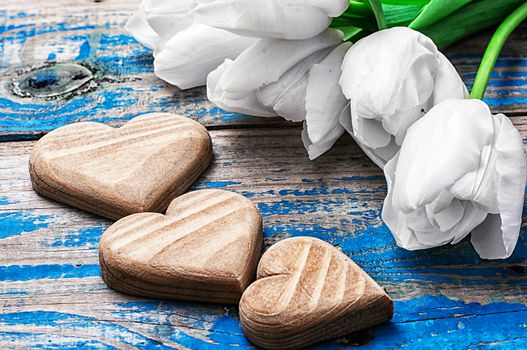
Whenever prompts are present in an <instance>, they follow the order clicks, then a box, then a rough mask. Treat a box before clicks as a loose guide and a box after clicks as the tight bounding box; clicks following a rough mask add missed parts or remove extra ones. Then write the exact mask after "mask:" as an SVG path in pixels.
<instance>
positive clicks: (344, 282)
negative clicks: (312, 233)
mask: <svg viewBox="0 0 527 350" xmlns="http://www.w3.org/2000/svg"><path fill="white" fill-rule="evenodd" d="M392 315H393V302H392V300H391V299H390V297H389V296H388V295H387V294H386V292H385V291H384V290H383V289H382V288H381V287H380V286H379V285H378V284H377V283H376V282H375V281H374V280H373V279H372V278H371V277H370V276H368V274H366V273H365V272H364V271H363V270H362V269H361V268H360V267H359V266H357V265H356V264H355V263H354V262H353V261H352V260H351V259H350V258H348V257H347V256H346V255H345V254H344V253H342V252H341V251H339V250H338V249H336V248H335V247H333V246H332V245H331V244H329V243H326V242H324V241H322V240H320V239H317V238H311V237H296V238H288V239H285V240H283V241H280V242H278V243H276V244H275V245H273V246H272V247H271V248H269V249H268V250H267V251H266V252H265V254H264V255H263V256H262V259H261V260H260V263H259V265H258V272H257V281H255V282H254V283H253V284H251V285H250V286H249V287H248V288H247V289H246V290H245V292H244V293H243V296H242V298H241V300H240V318H241V323H242V327H243V329H244V331H245V334H246V335H247V337H248V338H249V339H250V340H251V341H252V342H253V343H255V344H256V345H258V346H261V347H263V348H268V349H296V348H301V347H305V346H308V345H311V344H314V343H318V342H321V341H325V340H330V339H334V338H338V337H342V336H344V335H347V334H350V333H352V332H355V331H358V330H362V329H365V328H368V327H371V326H374V325H376V324H379V323H383V322H386V321H388V320H390V319H391V317H392Z"/></svg>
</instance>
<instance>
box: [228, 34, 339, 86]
mask: <svg viewBox="0 0 527 350" xmlns="http://www.w3.org/2000/svg"><path fill="white" fill-rule="evenodd" d="M341 38H342V33H341V32H339V31H337V30H333V29H327V30H326V31H324V32H323V33H322V34H320V35H318V36H316V37H314V38H310V39H307V40H281V39H269V38H267V39H261V40H260V41H258V42H256V43H255V44H254V45H252V46H251V47H249V48H248V49H247V50H245V51H244V52H242V53H241V54H240V55H239V56H238V57H237V58H236V60H235V61H234V64H233V65H232V66H231V67H230V68H229V70H228V71H227V72H226V73H225V74H224V75H223V76H222V78H221V79H220V81H219V86H220V87H221V88H222V89H223V90H226V91H231V92H236V91H237V92H242V91H250V90H256V89H258V88H261V87H263V86H266V85H269V84H270V83H272V82H275V81H277V80H278V79H280V77H282V75H283V74H284V73H285V72H287V71H288V70H289V69H290V68H291V67H292V66H294V65H295V64H297V63H299V62H300V61H302V60H303V59H305V58H306V57H308V56H309V55H311V54H313V53H315V52H317V51H320V50H323V49H326V48H330V47H334V46H336V45H338V44H339V43H340V41H341Z"/></svg>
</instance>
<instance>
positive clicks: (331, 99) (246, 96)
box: [207, 29, 351, 159]
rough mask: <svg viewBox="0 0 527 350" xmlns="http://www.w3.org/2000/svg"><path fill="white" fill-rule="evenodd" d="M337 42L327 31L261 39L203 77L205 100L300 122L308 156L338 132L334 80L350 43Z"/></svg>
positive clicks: (339, 103) (340, 100)
mask: <svg viewBox="0 0 527 350" xmlns="http://www.w3.org/2000/svg"><path fill="white" fill-rule="evenodd" d="M339 43H341V33H340V32H338V31H336V30H333V29H328V30H326V31H324V32H323V33H321V34H319V35H318V36H316V37H313V38H310V39H306V40H283V39H274V38H266V39H262V40H260V41H259V42H258V43H256V44H254V45H253V46H251V47H249V48H248V49H247V50H245V51H244V52H243V53H242V54H241V55H240V56H239V57H238V58H236V60H234V61H232V60H226V61H225V62H224V63H223V64H222V65H221V66H220V67H218V69H216V70H215V71H214V72H212V73H211V74H210V75H209V77H208V79H207V95H208V98H209V100H210V101H212V102H213V103H215V104H216V105H218V106H219V107H220V108H222V109H225V110H227V111H231V112H237V113H244V114H250V115H255V116H262V117H268V116H276V115H279V116H281V117H284V118H285V119H287V120H290V121H305V129H304V132H303V135H302V139H303V141H304V144H305V147H306V149H307V150H308V154H309V157H310V158H311V159H314V158H316V157H318V156H319V155H321V154H322V153H324V152H326V151H327V150H328V149H329V148H331V146H332V145H333V143H334V142H335V141H336V140H337V139H338V138H339V137H340V136H341V135H342V133H343V132H344V129H343V128H342V126H340V124H339V117H340V114H341V112H342V110H343V109H345V108H346V106H347V100H346V98H345V97H344V95H343V94H342V91H341V89H340V86H339V85H338V80H339V77H340V66H341V64H342V60H343V58H344V55H345V53H346V51H347V50H348V48H349V47H350V46H351V43H342V44H340V45H339Z"/></svg>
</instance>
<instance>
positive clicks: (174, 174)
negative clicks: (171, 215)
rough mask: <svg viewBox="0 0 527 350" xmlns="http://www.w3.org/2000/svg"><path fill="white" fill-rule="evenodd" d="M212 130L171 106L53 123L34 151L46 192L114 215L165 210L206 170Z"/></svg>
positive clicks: (32, 162) (40, 188) (35, 176)
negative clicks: (115, 117)
mask: <svg viewBox="0 0 527 350" xmlns="http://www.w3.org/2000/svg"><path fill="white" fill-rule="evenodd" d="M211 158H212V144H211V140H210V136H209V134H208V132H207V130H206V129H205V128H204V127H203V126H202V125H201V124H199V123H197V122H195V121H193V120H191V119H189V118H185V117H182V116H178V115H175V114H169V113H153V114H146V115H142V116H139V117H136V118H134V119H132V120H130V121H129V122H128V123H126V124H125V125H124V126H122V127H121V128H118V129H115V128H112V127H109V126H107V125H104V124H99V123H93V122H82V123H76V124H71V125H67V126H64V127H61V128H59V129H57V130H54V131H52V132H50V133H49V134H47V135H46V136H44V137H43V138H42V139H40V140H39V141H38V142H37V143H36V145H35V147H34V148H33V150H32V152H31V156H30V159H29V172H30V175H31V181H32V183H33V187H34V188H35V190H36V191H37V192H39V193H40V194H42V195H44V196H46V197H49V198H52V199H55V200H57V201H59V202H63V203H66V204H69V205H72V206H75V207H78V208H81V209H83V210H86V211H89V212H92V213H95V214H99V215H102V216H105V217H108V218H111V219H119V218H121V217H123V216H126V215H129V214H132V213H138V212H144V211H155V212H160V211H163V210H165V209H166V207H167V206H168V203H170V201H171V200H172V199H173V198H174V197H176V196H178V195H180V194H181V193H183V192H184V191H185V190H186V189H187V188H188V187H189V186H190V185H191V184H192V183H193V182H194V181H195V180H196V179H197V177H198V176H199V175H200V174H201V173H202V172H203V171H205V169H206V168H207V167H208V165H209V164H210V161H211Z"/></svg>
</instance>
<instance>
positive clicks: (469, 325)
mask: <svg viewBox="0 0 527 350" xmlns="http://www.w3.org/2000/svg"><path fill="white" fill-rule="evenodd" d="M512 119H513V122H514V124H515V126H516V127H517V128H518V129H519V130H520V131H521V133H522V136H523V137H524V139H527V117H515V118H512ZM300 133H301V129H300V128H280V129H276V128H274V129H266V128H262V129H239V130H216V131H211V136H212V141H213V149H214V157H213V162H212V164H211V166H210V167H209V169H208V170H207V171H206V172H205V173H204V175H203V176H202V177H201V178H200V179H198V181H197V182H196V184H195V186H194V187H193V190H199V189H206V188H223V189H228V190H231V191H234V192H237V193H239V194H242V195H244V196H245V197H247V198H250V199H251V200H252V201H253V202H254V203H255V204H256V205H257V207H258V209H259V210H260V212H261V214H262V217H263V227H264V247H265V248H266V249H267V248H268V247H269V246H271V245H272V244H273V243H275V242H278V241H280V240H282V239H285V238H287V237H298V236H311V237H317V238H321V239H323V240H325V241H327V242H329V243H331V244H333V245H335V246H336V247H338V248H339V249H341V250H342V251H343V252H344V253H345V254H346V255H348V256H350V257H351V258H352V259H353V260H354V261H355V262H356V263H357V265H359V266H360V267H361V268H362V269H364V271H365V272H366V273H368V274H369V275H371V276H372V277H373V278H374V279H375V280H376V281H377V282H378V283H379V284H380V285H381V286H382V287H383V288H386V290H387V291H388V293H389V294H390V296H391V297H392V298H393V299H394V310H395V313H394V317H393V319H392V321H391V322H390V323H387V324H385V325H382V326H379V327H375V328H374V329H373V330H372V331H367V332H362V333H359V334H356V335H353V336H350V337H347V338H344V339H341V340H339V341H336V342H332V343H325V344H324V345H321V346H320V348H324V349H342V348H348V346H350V347H351V346H352V345H353V344H357V343H364V342H366V343H367V345H365V346H364V347H363V348H365V349H386V348H392V347H402V346H404V347H406V348H409V349H426V348H431V347H432V348H433V347H436V348H444V347H445V346H450V347H452V348H454V349H456V348H459V349H465V348H469V347H473V348H477V347H482V348H485V347H487V346H489V345H488V344H494V345H493V346H494V347H496V348H505V349H506V348H510V347H516V348H522V347H525V346H526V345H527V338H526V336H525V319H526V318H527V272H526V271H527V270H526V268H527V240H526V235H525V228H526V226H527V224H526V219H525V218H524V222H523V223H522V233H521V235H520V239H519V241H518V246H517V248H516V250H515V252H514V254H513V255H512V257H511V258H509V259H507V260H504V261H485V260H481V259H480V258H479V257H478V256H477V254H476V253H474V250H473V249H472V247H471V245H470V242H469V241H468V240H464V241H462V242H461V243H459V244H457V245H454V246H444V247H440V248H434V249H430V250H425V251H416V252H410V251H405V250H403V249H401V248H398V247H397V246H396V245H395V242H394V240H393V237H392V236H391V234H390V232H389V231H388V229H387V228H386V226H385V225H384V224H383V223H382V221H381V219H380V210H381V208H382V201H383V199H384V196H385V195H386V183H385V181H384V178H383V176H382V172H381V171H380V170H379V169H378V168H377V167H376V166H375V165H374V164H373V163H372V162H371V161H369V160H368V159H367V158H366V156H364V155H363V153H362V152H361V151H360V149H359V148H358V147H357V146H356V145H355V144H354V143H353V142H352V141H351V140H350V138H348V137H344V138H343V139H341V140H340V141H339V142H338V143H337V145H336V146H335V148H334V149H332V150H331V151H330V152H329V153H327V154H325V155H324V156H322V157H320V158H319V159H317V160H315V161H309V160H308V159H307V157H306V153H305V150H304V148H303V145H302V142H301V140H300ZM33 145H34V142H13V143H0V159H1V161H0V165H1V166H0V199H1V203H0V251H1V252H2V254H1V255H0V269H1V271H0V305H2V309H1V311H0V334H1V336H0V347H1V348H12V347H13V344H16V345H18V346H19V347H20V348H28V347H34V346H37V345H39V344H46V342H48V341H49V344H61V345H63V346H64V347H75V346H92V347H96V348H104V349H105V348H112V347H118V348H126V347H146V346H152V347H154V346H157V347H159V348H167V349H168V348H177V349H181V348H186V349H196V348H206V349H207V348H208V349H224V348H230V347H232V348H236V349H246V348H251V347H252V345H251V343H250V342H249V341H248V340H247V338H246V337H245V336H244V334H243V330H242V329H241V328H240V324H239V315H238V312H237V309H236V308H235V307H224V306H222V305H217V306H215V305H211V304H189V303H181V302H167V301H156V300H152V299H148V298H138V297H131V296H127V295H124V294H120V293H116V292H113V291H112V290H111V289H109V288H107V287H106V285H105V284H104V282H103V281H102V279H101V278H100V267H99V264H98V251H97V244H98V242H99V239H100V237H101V235H102V233H103V231H104V230H105V229H106V228H107V227H108V226H109V225H110V224H111V222H109V221H107V220H104V219H101V218H99V217H96V216H93V215H90V214H87V213H84V212H82V211H78V210H75V209H71V208H68V207H66V206H63V205H61V204H59V203H57V202H53V201H50V200H48V199H46V198H43V197H40V196H38V195H37V194H35V192H34V191H33V190H32V189H31V183H30V181H29V174H28V171H27V161H28V157H29V153H30V150H31V148H32V146H33ZM285 153H286V154H287V156H284V154H285ZM102 334H104V336H102ZM85 344H88V345H85ZM42 346H43V347H44V348H46V347H47V346H45V345H42ZM50 347H51V346H50ZM314 348H318V347H314Z"/></svg>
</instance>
